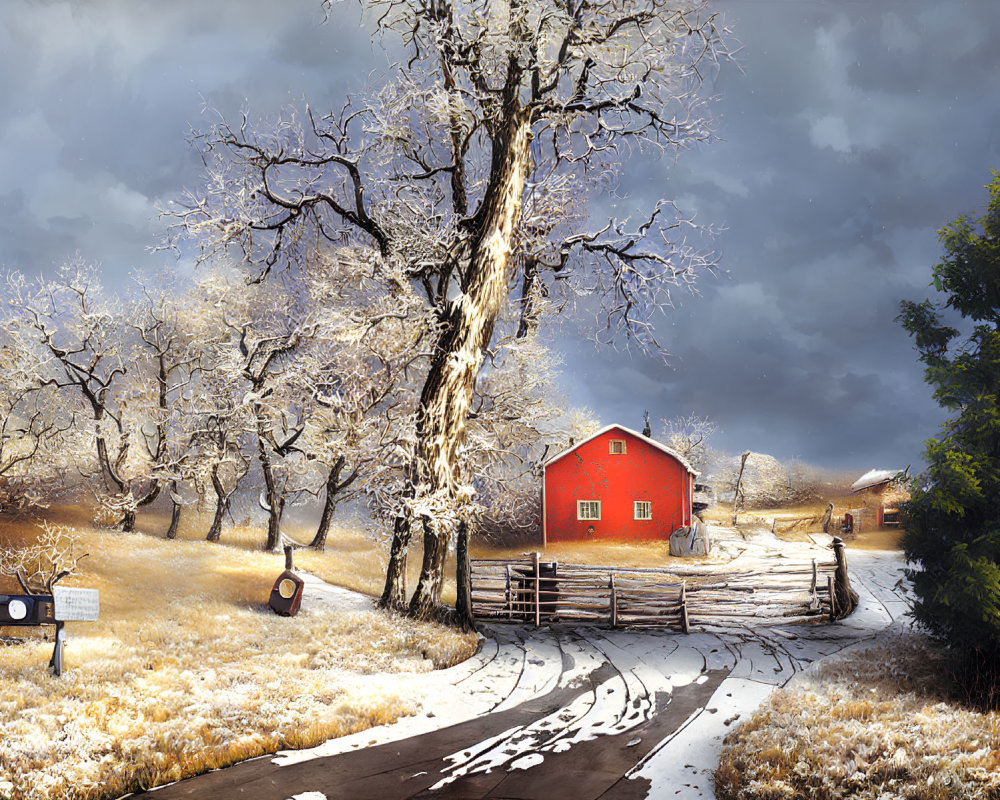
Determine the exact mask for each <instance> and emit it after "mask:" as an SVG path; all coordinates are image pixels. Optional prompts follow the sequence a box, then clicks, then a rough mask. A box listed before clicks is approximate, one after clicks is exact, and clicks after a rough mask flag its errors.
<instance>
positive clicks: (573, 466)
mask: <svg viewBox="0 0 1000 800" xmlns="http://www.w3.org/2000/svg"><path fill="white" fill-rule="evenodd" d="M697 475H698V472H697V471H696V470H695V469H694V468H693V467H692V466H691V465H690V464H689V463H688V462H687V461H686V460H685V459H684V458H683V457H682V456H681V455H680V454H678V453H677V452H676V451H674V450H672V449H671V448H669V447H667V446H666V445H664V444H661V443H660V442H657V441H656V440H655V439H650V438H649V437H647V436H643V435H642V434H641V433H636V432H635V431H633V430H631V429H629V428H626V427H623V426H621V425H609V426H607V427H606V428H603V429H601V430H600V431H598V432H597V433H595V434H594V435H593V436H591V437H589V438H587V439H585V440H583V441H582V442H580V443H579V444H576V445H573V446H572V447H570V448H568V449H566V450H564V451H563V452H562V453H559V454H558V455H557V456H555V457H553V458H551V459H549V460H548V461H547V462H545V464H543V465H542V538H543V542H544V543H548V542H562V541H580V540H587V539H597V538H601V539H632V540H636V539H662V540H664V541H666V540H668V539H669V538H670V534H671V533H673V532H674V531H675V530H677V529H678V528H681V527H684V526H685V525H690V524H691V506H692V500H693V493H694V478H695V476H697Z"/></svg>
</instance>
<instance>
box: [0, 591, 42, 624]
mask: <svg viewBox="0 0 1000 800" xmlns="http://www.w3.org/2000/svg"><path fill="white" fill-rule="evenodd" d="M55 608H56V605H55V601H54V600H53V599H52V595H48V594H0V625H45V624H52V625H54V624H55V621H56V616H55Z"/></svg>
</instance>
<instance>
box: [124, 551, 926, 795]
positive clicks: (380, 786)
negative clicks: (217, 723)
mask: <svg viewBox="0 0 1000 800" xmlns="http://www.w3.org/2000/svg"><path fill="white" fill-rule="evenodd" d="M763 544H764V545H765V549H766V547H767V545H768V541H767V539H766V537H765V539H764V542H763ZM782 547H783V548H787V545H786V544H783V545H782ZM803 547H804V546H803ZM850 568H851V579H852V583H853V585H854V588H855V589H856V590H857V591H858V593H859V595H860V605H859V608H858V609H857V611H855V613H854V614H852V615H851V616H850V617H849V618H847V619H845V620H841V621H839V622H836V623H832V624H816V625H790V626H785V627H767V628H763V627H762V628H758V629H754V628H750V627H748V628H738V629H728V630H716V631H713V632H693V633H690V634H687V635H685V634H682V633H674V632H666V631H664V632H659V631H654V632H650V631H641V632H633V631H627V630H610V629H604V628H594V627H570V626H559V625H553V626H548V627H543V628H540V629H538V630H535V629H532V628H524V627H517V626H511V625H496V626H493V627H488V628H487V629H486V633H487V638H486V639H485V640H484V641H483V643H482V646H481V648H480V650H479V652H478V653H477V654H476V655H475V656H474V657H473V658H471V659H469V660H468V661H466V662H464V663H462V664H460V665H458V666H456V667H453V668H451V669H448V670H441V671H439V672H434V673H424V674H421V675H413V676H394V678H398V679H399V680H400V681H412V682H413V686H414V691H417V690H418V689H419V691H420V692H421V693H422V694H425V695H426V696H427V700H426V702H425V703H424V709H425V710H424V712H423V713H421V714H418V715H416V716H413V717H408V718H404V719H401V720H400V721H398V722H397V723H395V724H393V725H389V726H385V727H382V728H375V729H371V730H367V731H363V732H360V733H357V734H354V735H351V736H345V737H343V738H340V739H334V740H331V741H329V742H327V743H325V744H323V745H321V746H319V747H317V748H313V749H311V750H303V751H292V752H285V753H279V754H278V755H276V756H270V757H265V758H260V759H256V760H254V761H250V762H246V763H243V764H238V765H236V766H234V767H230V768H227V769H224V770H220V771H217V772H213V773H208V774H206V775H202V776H199V777H197V778H192V779H190V780H187V781H182V782H180V783H176V784H173V785H171V786H168V787H163V788H161V789H158V790H154V791H152V792H149V793H147V794H144V795H141V797H148V798H155V800H172V798H181V797H199V798H203V797H212V798H219V800H226V799H227V798H247V799H248V800H293V799H298V798H308V800H334V799H335V798H338V799H339V798H343V799H344V800H368V799H370V800H397V799H398V800H403V799H404V798H427V799H428V800H430V799H431V798H440V799H441V800H446V799H447V800H457V799H458V798H462V799H463V800H471V799H473V798H475V799H477V800H478V799H479V798H482V799H483V800H487V799H489V800H500V799H501V798H519V800H534V799H535V798H537V800H562V798H567V800H569V799H570V798H572V800H598V799H600V800H638V799H639V798H676V799H677V800H695V799H696V798H697V799H699V800H701V799H702V798H713V797H714V794H713V791H712V773H713V771H714V769H715V766H716V764H717V762H718V754H719V751H720V749H721V746H722V740H723V738H724V737H725V735H726V734H727V733H728V732H729V731H730V730H732V728H733V726H735V725H736V724H738V722H739V721H740V720H742V719H743V718H744V717H745V716H747V715H749V714H750V713H752V712H753V711H754V710H755V709H756V708H757V707H758V705H759V704H760V703H761V702H762V701H763V700H764V699H766V698H767V696H768V695H769V694H770V693H771V692H772V691H773V690H774V689H775V688H776V687H780V686H784V685H785V684H786V683H787V682H788V681H789V680H790V679H791V678H792V677H793V676H794V675H795V674H796V673H798V672H800V671H801V670H802V669H804V668H806V667H807V666H809V665H810V664H812V663H815V662H816V661H818V660H820V659H823V658H825V657H827V656H830V655H833V654H835V653H838V652H840V651H842V650H844V649H845V648H846V647H849V646H853V645H856V644H859V643H862V642H865V641H867V640H870V639H872V638H874V637H875V636H876V635H877V634H878V633H879V632H880V631H881V630H883V629H884V628H885V627H886V626H888V625H889V624H890V623H891V622H892V621H893V620H894V619H898V618H900V617H901V616H902V615H903V614H904V613H905V611H906V610H907V609H908V607H909V599H908V596H907V586H906V584H905V582H904V580H903V573H902V569H903V559H902V556H901V554H899V553H895V552H876V551H850ZM331 588H332V587H331ZM326 591H327V590H326V589H324V588H323V585H322V584H321V583H320V582H316V585H315V586H313V585H312V583H309V584H307V592H310V593H313V594H314V595H315V596H316V597H317V599H318V598H319V596H321V595H322V593H323V592H326ZM330 598H331V599H330V602H334V601H335V600H336V598H335V597H334V596H333V595H330ZM397 688H398V684H397Z"/></svg>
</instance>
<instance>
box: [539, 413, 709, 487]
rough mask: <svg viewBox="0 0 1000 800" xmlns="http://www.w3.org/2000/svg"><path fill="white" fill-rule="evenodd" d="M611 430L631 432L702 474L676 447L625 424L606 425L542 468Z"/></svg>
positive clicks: (696, 472)
mask: <svg viewBox="0 0 1000 800" xmlns="http://www.w3.org/2000/svg"><path fill="white" fill-rule="evenodd" d="M611 430H619V431H624V432H625V433H630V434H632V435H633V436H634V437H636V438H637V439H641V440H642V441H644V442H646V443H648V444H650V445H652V446H653V447H655V448H656V449H657V450H662V451H663V452H664V453H666V454H667V455H668V456H673V457H674V458H676V459H677V460H678V461H680V462H681V466H682V467H684V469H686V470H687V471H688V472H690V473H691V474H692V475H701V473H700V472H698V470H696V469H695V468H694V467H692V466H691V464H690V463H689V462H688V460H687V459H686V458H684V456H682V455H681V454H680V453H678V452H677V451H676V450H674V449H672V448H670V447H667V446H666V445H665V444H662V443H661V442H658V441H656V439H650V438H649V437H648V436H643V435H642V434H641V433H638V432H636V431H634V430H632V429H631V428H626V427H625V426H624V425H606V426H605V427H603V428H601V429H600V430H599V431H598V432H597V433H595V434H593V435H592V436H588V437H587V438H586V439H584V440H583V441H582V442H577V443H576V444H574V445H573V446H572V447H567V448H566V449H565V450H563V451H562V452H561V453H559V454H557V455H554V456H552V458H550V459H549V460H548V461H546V462H545V463H543V464H542V468H543V469H544V468H546V467H548V466H549V465H550V464H554V463H555V462H556V461H558V460H559V459H560V458H562V457H563V456H567V455H569V454H570V453H572V452H573V451H574V450H576V449H577V448H578V447H582V446H583V445H585V444H586V443H587V442H590V441H593V440H594V439H596V438H597V437H598V436H601V435H603V434H605V433H607V432H608V431H611Z"/></svg>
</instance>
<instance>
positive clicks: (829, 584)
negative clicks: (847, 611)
mask: <svg viewBox="0 0 1000 800" xmlns="http://www.w3.org/2000/svg"><path fill="white" fill-rule="evenodd" d="M826 590H827V591H828V592H829V593H830V622H833V621H834V620H835V619H836V618H837V592H836V591H835V590H834V588H833V576H832V575H827V576H826Z"/></svg>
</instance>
